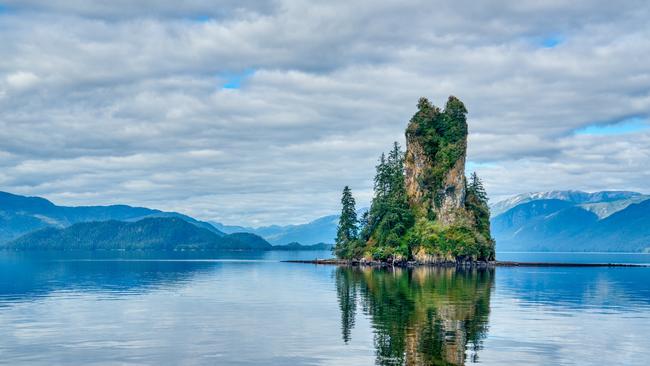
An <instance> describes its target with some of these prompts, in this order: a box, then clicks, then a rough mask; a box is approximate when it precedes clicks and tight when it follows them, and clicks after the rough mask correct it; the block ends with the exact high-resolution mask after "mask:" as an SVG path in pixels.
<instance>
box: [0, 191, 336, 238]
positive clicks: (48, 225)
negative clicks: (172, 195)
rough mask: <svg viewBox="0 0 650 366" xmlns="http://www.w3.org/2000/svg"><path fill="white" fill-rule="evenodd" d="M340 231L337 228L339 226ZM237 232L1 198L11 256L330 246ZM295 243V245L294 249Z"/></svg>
mask: <svg viewBox="0 0 650 366" xmlns="http://www.w3.org/2000/svg"><path fill="white" fill-rule="evenodd" d="M334 230H336V226H334ZM245 231H246V230H231V231H229V232H228V233H224V232H223V231H220V230H219V229H217V228H216V227H215V226H214V225H212V224H210V223H208V222H204V221H200V220H196V219H194V218H192V217H190V216H187V215H183V214H180V213H177V212H164V211H160V210H155V209H150V208H145V207H132V206H127V205H112V206H78V207H69V206H58V205H55V204H54V203H52V202H50V201H48V200H46V199H44V198H41V197H26V196H20V195H15V194H11V193H7V192H0V248H3V249H11V250H34V249H43V250H82V249H83V250H88V249H90V250H104V249H111V250H323V249H325V250H326V249H328V248H330V247H331V246H330V245H328V244H322V243H321V244H318V245H302V244H299V243H296V242H291V240H287V241H285V242H279V244H286V243H289V244H287V245H275V246H272V245H271V244H269V242H268V241H266V240H265V239H264V238H263V237H261V236H260V235H257V234H255V233H250V232H245ZM290 242H291V243H290Z"/></svg>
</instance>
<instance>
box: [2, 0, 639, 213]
mask: <svg viewBox="0 0 650 366" xmlns="http://www.w3.org/2000/svg"><path fill="white" fill-rule="evenodd" d="M648 19H650V3H649V2H647V1H645V0H643V1H636V0H629V1H624V2H612V1H598V0H594V1H584V0H575V1H571V2H567V1H560V0H548V1H499V0H495V1H489V2H487V1H486V2H476V1H470V0H455V1H430V0H427V1H404V0H399V1H392V0H391V1H380V2H377V1H370V0H368V1H366V0H363V1H353V0H345V1H339V0H329V1H323V2H319V1H316V2H315V1H294V0H286V1H285V0H277V1H275V0H273V1H263V0H262V1H248V0H225V1H199V0H189V1H183V2H179V1H171V0H170V1H153V0H143V1H137V2H136V1H130V0H114V1H110V2H106V1H97V0H68V1H63V0H48V1H35V0H20V1H18V0H16V1H2V0H0V190H4V191H9V192H12V193H17V194H25V195H36V196H42V197H46V198H48V199H50V200H52V201H53V202H55V203H57V204H62V205H95V204H116V203H123V204H130V205H139V206H146V207H152V208H158V209H163V210H173V211H178V212H182V213H186V214H189V215H192V216H194V217H197V218H200V219H204V220H214V221H219V222H223V223H227V224H239V225H251V226H260V225H267V224H292V223H302V222H306V221H309V220H312V219H315V218H317V217H319V216H323V215H327V214H332V213H335V212H337V211H338V210H339V209H340V207H339V205H340V194H341V190H342V188H343V186H345V185H349V186H350V187H351V188H352V190H353V193H354V194H355V197H356V198H357V202H358V206H368V204H369V202H370V200H371V197H372V178H373V175H374V166H375V164H376V160H377V157H378V156H379V155H380V154H381V152H382V151H386V150H388V149H389V148H390V145H391V143H392V142H393V141H398V142H400V143H402V144H403V143H404V129H405V127H406V125H407V123H408V121H409V119H410V117H411V116H412V115H413V113H414V112H415V110H416V104H417V100H418V98H419V97H421V96H425V97H428V98H429V99H430V100H431V101H432V102H433V103H434V104H436V105H439V106H444V103H445V101H446V99H447V97H448V96H449V95H455V96H457V97H458V98H460V99H461V100H462V101H463V102H464V103H465V105H466V106H467V108H468V110H469V114H468V123H469V130H470V135H469V147H468V170H471V171H474V170H475V171H477V173H478V174H479V176H481V177H482V178H483V180H484V181H485V185H486V188H487V191H488V194H489V195H490V198H491V200H492V201H497V200H499V199H503V198H506V197H508V196H511V195H515V194H519V193H523V192H531V191H546V190H555V189H579V190H585V191H598V190H613V189H617V190H618V189H623V190H632V191H639V192H644V193H650V170H649V169H648V167H650V61H649V59H650V22H648Z"/></svg>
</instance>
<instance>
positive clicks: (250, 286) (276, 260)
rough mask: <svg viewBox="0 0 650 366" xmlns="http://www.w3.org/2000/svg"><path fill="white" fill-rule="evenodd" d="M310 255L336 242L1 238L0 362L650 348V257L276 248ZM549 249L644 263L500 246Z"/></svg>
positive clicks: (593, 357)
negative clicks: (447, 265)
mask: <svg viewBox="0 0 650 366" xmlns="http://www.w3.org/2000/svg"><path fill="white" fill-rule="evenodd" d="M316 256H318V257H321V258H322V257H327V256H329V253H315V252H302V253H300V252H297V253H296V252H294V253H287V252H267V253H228V254H224V253H194V254H178V253H177V254H170V253H147V254H144V253H121V254H118V253H108V254H107V253H103V254H102V253H94V254H93V253H68V254H65V255H62V254H42V253H41V254H21V253H7V252H0V364H7V365H21V364H29V365H39V364H42V365H51V364H66V365H69V364H98V365H99V364H133V365H139V364H143V365H176V364H184V365H204V364H205V365H248V364H265V365H373V364H379V365H401V364H409V365H411V364H412V365H418V364H423V365H445V364H452V365H453V364H471V363H479V364H490V365H499V364H504V363H509V364H513V365H517V364H527V365H528V364H538V365H551V364H552V365H593V364H603V365H647V364H648V360H650V347H648V344H649V343H648V337H649V335H650V268H496V269H490V270H466V271H457V270H454V269H432V268H418V269H414V270H399V269H397V270H376V269H349V268H337V267H334V266H315V265H307V264H290V263H281V262H280V260H283V259H298V258H313V257H316ZM549 256H550V257H549ZM551 257H552V258H556V259H561V258H565V259H566V260H564V261H572V262H574V261H581V262H606V263H615V262H618V263H620V262H635V263H650V256H649V255H639V254H637V255H630V254H580V255H577V254H566V253H560V254H549V253H545V254H540V253H533V254H530V253H500V254H499V259H502V260H535V261H549V258H551ZM535 258H536V259H535ZM544 258H546V259H544ZM552 258H551V259H552ZM567 258H568V259H567Z"/></svg>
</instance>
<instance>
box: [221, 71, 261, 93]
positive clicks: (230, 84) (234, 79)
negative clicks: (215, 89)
mask: <svg viewBox="0 0 650 366" xmlns="http://www.w3.org/2000/svg"><path fill="white" fill-rule="evenodd" d="M254 73H255V70H246V71H244V72H242V73H232V74H222V75H220V77H221V78H222V79H225V80H226V82H225V83H224V84H223V88H224V89H239V88H240V87H241V84H242V82H243V81H244V80H245V79H247V78H248V77H250V76H251V75H253V74H254Z"/></svg>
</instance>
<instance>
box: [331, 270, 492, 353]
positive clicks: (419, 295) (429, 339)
mask: <svg viewBox="0 0 650 366" xmlns="http://www.w3.org/2000/svg"><path fill="white" fill-rule="evenodd" d="M335 276H336V288H337V293H338V300H339V306H340V309H341V328H342V334H343V341H344V342H346V343H347V342H349V341H350V334H351V329H352V328H353V327H354V319H355V316H356V312H357V307H358V306H359V307H361V309H362V311H363V313H364V314H366V315H368V316H369V317H370V319H371V322H372V326H373V328H374V333H375V336H374V344H375V349H376V355H377V359H376V363H377V364H378V365H463V364H465V362H467V361H469V362H477V361H478V352H479V350H480V349H481V342H482V340H483V339H484V338H485V336H486V334H487V330H488V315H489V312H490V292H491V289H492V286H493V284H494V270H493V269H456V268H431V267H419V268H414V269H403V268H391V269H373V268H367V267H364V268H356V267H353V268H350V267H339V268H337V270H336V275H335Z"/></svg>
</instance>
